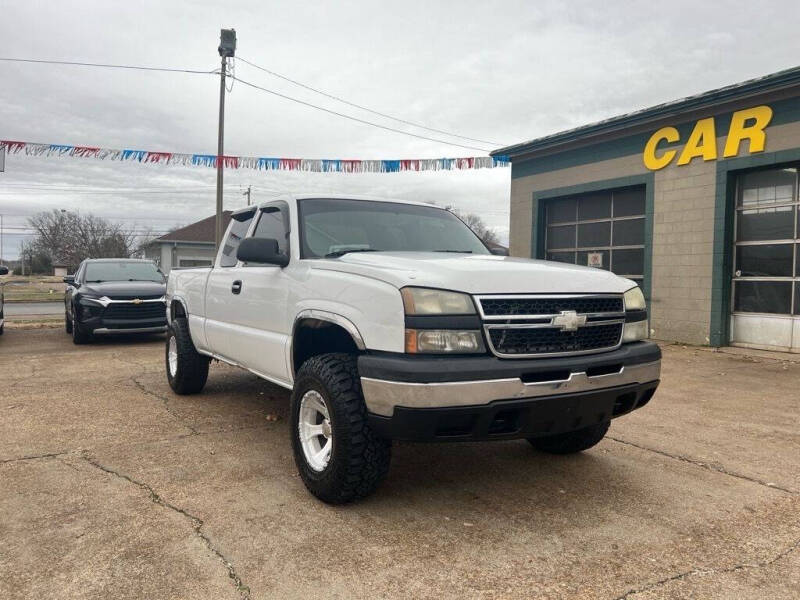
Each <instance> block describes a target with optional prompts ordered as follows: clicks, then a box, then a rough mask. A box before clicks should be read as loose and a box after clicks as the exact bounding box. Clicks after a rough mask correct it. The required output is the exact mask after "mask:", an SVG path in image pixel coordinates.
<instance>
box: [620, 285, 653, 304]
mask: <svg viewBox="0 0 800 600" xmlns="http://www.w3.org/2000/svg"><path fill="white" fill-rule="evenodd" d="M623 298H624V300H625V310H645V309H646V308H647V305H646V304H645V301H644V294H643V293H642V288H640V287H639V286H638V285H637V286H636V287H635V288H631V289H629V290H628V291H627V292H625V295H624V296H623Z"/></svg>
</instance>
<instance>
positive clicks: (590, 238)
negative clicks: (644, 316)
mask: <svg viewBox="0 0 800 600" xmlns="http://www.w3.org/2000/svg"><path fill="white" fill-rule="evenodd" d="M644 213H645V187H644V186H636V187H629V188H623V189H618V190H606V191H600V192H591V193H588V194H581V195H579V196H569V197H564V198H555V199H553V200H549V201H547V204H546V206H545V221H546V232H545V248H546V250H547V260H554V261H558V262H566V263H572V264H578V265H586V266H594V267H598V268H601V269H606V270H610V271H613V272H614V273H616V274H617V275H622V276H624V277H629V278H630V279H633V280H634V281H636V282H637V283H638V284H639V285H641V284H642V281H643V280H644V225H645V215H644Z"/></svg>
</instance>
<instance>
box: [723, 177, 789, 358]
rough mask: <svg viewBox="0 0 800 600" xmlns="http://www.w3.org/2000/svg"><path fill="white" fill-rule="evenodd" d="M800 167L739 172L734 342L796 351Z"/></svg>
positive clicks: (732, 324)
mask: <svg viewBox="0 0 800 600" xmlns="http://www.w3.org/2000/svg"><path fill="white" fill-rule="evenodd" d="M797 178H798V169H797V168H796V167H788V168H781V169H770V170H764V171H755V172H751V173H746V174H743V175H740V176H739V178H738V182H737V201H736V229H735V231H736V245H735V248H734V267H733V268H734V272H733V285H732V294H733V298H732V306H733V314H732V316H731V341H732V343H734V344H741V345H750V346H757V347H763V348H769V349H776V350H790V349H793V350H794V351H800V243H799V242H800V240H799V239H798V238H799V237H800V232H799V231H798V230H800V225H798V219H800V216H798V182H797Z"/></svg>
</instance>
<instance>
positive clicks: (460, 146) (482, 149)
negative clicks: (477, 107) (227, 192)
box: [231, 76, 490, 152]
mask: <svg viewBox="0 0 800 600" xmlns="http://www.w3.org/2000/svg"><path fill="white" fill-rule="evenodd" d="M231 78H232V79H235V80H236V81H238V82H240V83H241V84H242V85H246V86H248V87H251V88H254V89H256V90H261V91H262V92H266V93H267V94H272V95H273V96H278V97H279V98H283V99H284V100H291V101H292V102H296V103H298V104H302V105H303V106H308V107H309V108H315V109H317V110H321V111H323V112H326V113H328V114H331V115H336V116H337V117H342V118H344V119H349V120H351V121H356V122H357V123H362V124H364V125H371V126H372V127H377V128H378V129H385V130H386V131H393V132H394V133H400V134H402V135H408V136H411V137H415V138H419V139H421V140H428V141H429V142H436V143H437V144H446V145H448V146H456V147H458V148H467V149H469V150H480V151H481V152H490V150H489V149H488V148H479V147H477V146H466V145H464V144H456V143H455V142H448V141H445V140H440V139H436V138H432V137H427V136H424V135H418V134H416V133H411V132H410V131H403V130H402V129H395V128H394V127H388V126H386V125H380V124H379V123H373V122H372V121H366V120H364V119H359V118H358V117H353V116H350V115H346V114H344V113H340V112H337V111H335V110H331V109H329V108H323V107H322V106H317V105H316V104H311V103H310V102H306V101H305V100H300V99H299V98H293V97H292V96H287V95H286V94H281V93H280V92H276V91H273V90H270V89H267V88H265V87H262V86H260V85H256V84H255V83H251V82H249V81H245V80H244V79H242V78H240V77H236V76H231Z"/></svg>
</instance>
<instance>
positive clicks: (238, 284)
mask: <svg viewBox="0 0 800 600" xmlns="http://www.w3.org/2000/svg"><path fill="white" fill-rule="evenodd" d="M241 291H242V281H241V280H240V279H237V280H236V281H234V282H233V284H231V292H233V293H234V294H238V293H239V292H241Z"/></svg>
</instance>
